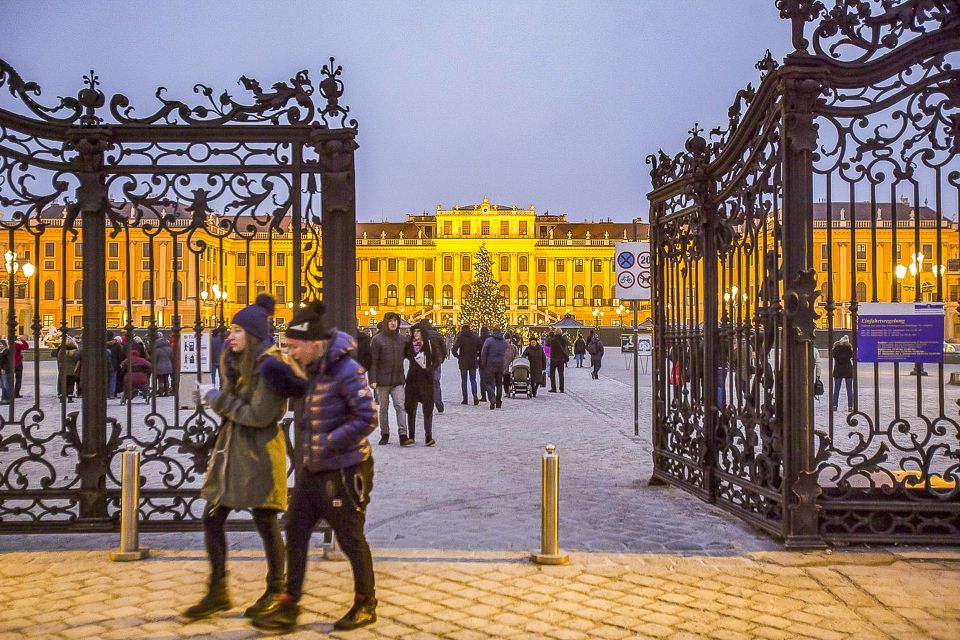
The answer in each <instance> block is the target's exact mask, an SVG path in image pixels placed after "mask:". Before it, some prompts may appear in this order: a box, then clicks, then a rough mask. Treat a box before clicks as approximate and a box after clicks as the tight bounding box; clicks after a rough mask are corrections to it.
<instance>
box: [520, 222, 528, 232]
mask: <svg viewBox="0 0 960 640" xmlns="http://www.w3.org/2000/svg"><path fill="white" fill-rule="evenodd" d="M520 235H522V236H525V235H527V221H526V220H521V221H520Z"/></svg>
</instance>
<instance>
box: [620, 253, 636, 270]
mask: <svg viewBox="0 0 960 640" xmlns="http://www.w3.org/2000/svg"><path fill="white" fill-rule="evenodd" d="M617 264H618V265H620V268H621V269H629V268H630V267H632V266H633V254H632V253H630V252H628V251H624V252H623V253H621V254H620V255H618V256H617Z"/></svg>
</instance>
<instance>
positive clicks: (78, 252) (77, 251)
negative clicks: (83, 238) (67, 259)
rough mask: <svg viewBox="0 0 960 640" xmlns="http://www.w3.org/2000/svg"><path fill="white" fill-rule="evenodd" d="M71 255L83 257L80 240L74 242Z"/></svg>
mask: <svg viewBox="0 0 960 640" xmlns="http://www.w3.org/2000/svg"><path fill="white" fill-rule="evenodd" d="M73 255H74V256H76V257H77V258H81V257H83V243H82V242H78V243H76V244H75V245H73Z"/></svg>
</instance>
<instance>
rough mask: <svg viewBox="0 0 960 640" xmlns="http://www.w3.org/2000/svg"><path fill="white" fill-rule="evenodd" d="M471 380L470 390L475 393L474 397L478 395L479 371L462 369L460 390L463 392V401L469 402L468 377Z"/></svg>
mask: <svg viewBox="0 0 960 640" xmlns="http://www.w3.org/2000/svg"><path fill="white" fill-rule="evenodd" d="M468 376H469V378H470V389H471V390H472V391H473V395H474V397H476V395H477V370H476V369H460V388H461V389H462V390H463V401H464V402H466V401H467V377H468Z"/></svg>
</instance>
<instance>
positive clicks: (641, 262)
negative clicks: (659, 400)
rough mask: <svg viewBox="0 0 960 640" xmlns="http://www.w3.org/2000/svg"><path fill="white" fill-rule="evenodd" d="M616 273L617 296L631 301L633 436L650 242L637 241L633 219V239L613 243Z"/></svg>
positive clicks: (636, 426) (636, 429) (636, 423)
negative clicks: (640, 316)
mask: <svg viewBox="0 0 960 640" xmlns="http://www.w3.org/2000/svg"><path fill="white" fill-rule="evenodd" d="M613 264H614V272H615V273H616V275H617V278H616V280H617V298H618V299H620V300H632V301H633V345H634V349H633V435H640V374H639V372H638V371H637V367H638V359H637V339H638V336H639V327H638V326H637V320H638V319H637V314H638V312H639V310H640V302H639V301H640V300H649V299H650V243H649V242H637V221H636V220H634V221H633V242H619V243H617V253H616V257H615V259H614V261H613Z"/></svg>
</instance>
